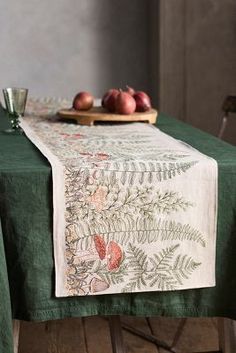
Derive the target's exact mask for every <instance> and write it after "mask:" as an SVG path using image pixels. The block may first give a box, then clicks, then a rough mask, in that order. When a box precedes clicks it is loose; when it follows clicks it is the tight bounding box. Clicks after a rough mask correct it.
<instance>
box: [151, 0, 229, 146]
mask: <svg viewBox="0 0 236 353" xmlns="http://www.w3.org/2000/svg"><path fill="white" fill-rule="evenodd" d="M159 19H160V27H159V32H158V31H157V32H156V33H157V34H158V33H159V36H160V41H159V54H160V56H159V57H160V65H159V107H160V109H161V110H162V111H165V112H167V113H169V114H171V115H173V116H176V117H177V118H179V119H182V120H185V121H186V122H188V123H190V124H192V125H194V126H196V127H199V128H201V129H203V130H206V131H208V132H210V133H212V134H215V135H216V134H217V133H218V130H219V125H220V120H221V117H222V111H221V106H222V103H223V100H224V97H225V96H227V95H230V94H232V95H236V1H235V0H178V1H175V0H160V8H159ZM224 139H226V140H227V141H229V142H231V143H235V144H236V114H233V115H232V117H231V118H230V123H229V125H228V128H227V129H226V132H225V135H224Z"/></svg>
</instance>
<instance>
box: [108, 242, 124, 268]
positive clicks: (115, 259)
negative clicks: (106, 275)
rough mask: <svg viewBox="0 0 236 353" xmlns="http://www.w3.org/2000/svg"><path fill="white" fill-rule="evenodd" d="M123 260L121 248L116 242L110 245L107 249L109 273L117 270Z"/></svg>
mask: <svg viewBox="0 0 236 353" xmlns="http://www.w3.org/2000/svg"><path fill="white" fill-rule="evenodd" d="M121 260H122V250H121V247H120V246H119V245H118V244H117V243H116V242H114V241H111V242H110V243H109V244H108V248H107V268H108V270H109V271H112V270H116V269H117V268H118V267H119V266H120V263H121Z"/></svg>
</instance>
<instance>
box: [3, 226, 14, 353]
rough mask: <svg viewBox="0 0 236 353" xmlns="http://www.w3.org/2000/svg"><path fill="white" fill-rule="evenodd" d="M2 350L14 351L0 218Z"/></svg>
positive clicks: (4, 351) (4, 352)
mask: <svg viewBox="0 0 236 353" xmlns="http://www.w3.org/2000/svg"><path fill="white" fill-rule="evenodd" d="M0 352H1V353H13V337H12V317H11V302H10V292H9V284H8V276H7V266H6V259H5V251H4V244H3V237H2V228H1V220H0Z"/></svg>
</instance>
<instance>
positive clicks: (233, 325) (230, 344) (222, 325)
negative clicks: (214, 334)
mask: <svg viewBox="0 0 236 353" xmlns="http://www.w3.org/2000/svg"><path fill="white" fill-rule="evenodd" d="M218 334H219V347H220V350H221V352H222V353H235V352H236V321H233V320H230V319H225V318H223V317H221V318H218Z"/></svg>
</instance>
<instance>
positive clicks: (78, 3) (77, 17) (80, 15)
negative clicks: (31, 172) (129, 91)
mask: <svg viewBox="0 0 236 353" xmlns="http://www.w3.org/2000/svg"><path fill="white" fill-rule="evenodd" d="M1 6H2V7H4V8H3V11H1V13H0V21H1V24H2V26H1V28H2V30H1V32H0V42H1V45H2V48H4V55H1V57H0V76H1V86H9V85H11V86H26V87H28V88H29V89H30V93H31V94H32V95H36V96H45V95H50V96H65V97H68V98H71V96H73V95H74V94H75V93H76V92H77V91H80V90H89V91H91V92H92V93H93V94H94V95H95V96H101V94H102V93H103V92H104V91H105V90H106V89H107V88H110V87H113V86H116V87H124V86H125V85H126V84H129V85H131V86H134V87H136V88H137V89H143V90H147V91H149V80H148V78H149V72H148V70H149V69H148V68H149V65H148V50H149V43H148V38H149V25H148V2H146V1H140V0H131V1H126V0H113V1H110V0H99V1H97V0H86V1H83V0H70V2H68V1H67V0H60V1H58V0H51V1H50V2H49V3H48V2H46V1H41V2H38V1H37V2H36V0H25V1H24V6H22V2H19V1H17V0H12V1H11V2H5V4H4V5H1ZM22 19H23V21H22ZM16 28H17V31H16Z"/></svg>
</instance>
